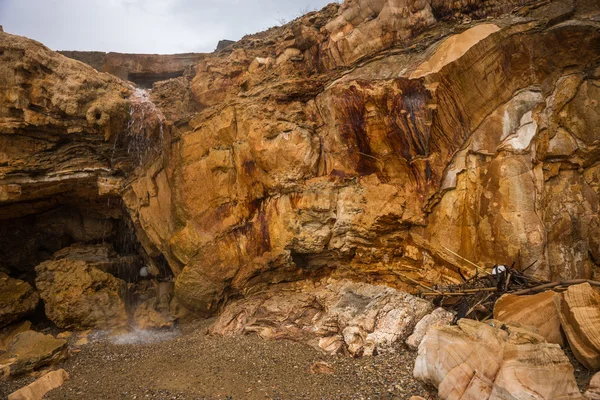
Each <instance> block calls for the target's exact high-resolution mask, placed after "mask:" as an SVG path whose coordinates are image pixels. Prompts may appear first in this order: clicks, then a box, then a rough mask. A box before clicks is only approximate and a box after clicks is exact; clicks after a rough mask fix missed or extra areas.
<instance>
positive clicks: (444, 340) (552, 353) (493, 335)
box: [414, 319, 582, 400]
mask: <svg viewBox="0 0 600 400" xmlns="http://www.w3.org/2000/svg"><path fill="white" fill-rule="evenodd" d="M496 323H497V324H499V325H502V323H501V322H496ZM496 323H495V322H493V321H492V322H490V324H486V323H482V322H477V321H473V320H465V319H462V320H460V321H459V322H458V326H452V327H450V326H444V327H434V328H432V329H431V330H429V331H428V333H427V336H426V337H425V339H424V340H423V342H422V343H421V345H420V346H419V356H418V358H417V361H416V363H415V369H414V375H415V377H416V378H418V379H421V380H423V381H425V382H428V383H431V384H433V385H434V386H435V387H437V388H438V393H439V396H440V398H441V399H467V398H469V399H481V400H487V399H509V398H510V399H532V398H536V399H582V396H581V394H580V393H579V388H578V387H577V382H576V381H575V376H574V375H573V366H572V365H571V363H570V362H569V359H568V358H567V356H566V355H565V354H564V353H563V351H562V350H561V349H560V346H558V345H556V344H550V343H547V342H546V341H545V340H544V338H543V337H541V336H539V335H537V334H534V333H532V332H530V331H527V330H524V329H521V328H516V327H511V326H504V327H503V328H502V329H500V328H497V327H495V326H492V325H495V324H496Z"/></svg>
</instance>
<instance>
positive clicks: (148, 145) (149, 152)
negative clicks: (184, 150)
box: [113, 87, 166, 167]
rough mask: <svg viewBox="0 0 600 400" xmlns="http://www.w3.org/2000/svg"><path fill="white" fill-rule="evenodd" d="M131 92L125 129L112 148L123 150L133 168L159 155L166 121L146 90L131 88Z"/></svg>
mask: <svg viewBox="0 0 600 400" xmlns="http://www.w3.org/2000/svg"><path fill="white" fill-rule="evenodd" d="M132 90H133V91H132V94H131V97H130V98H129V120H128V122H127V129H126V131H125V133H124V134H122V135H120V136H117V137H116V138H115V142H114V144H113V146H114V147H115V148H116V147H117V146H122V147H123V148H125V149H126V151H127V155H128V156H129V157H128V158H130V159H131V160H132V162H133V164H134V167H139V166H141V165H142V164H144V163H145V162H146V161H148V160H149V159H152V158H155V157H156V156H157V155H159V154H160V153H161V151H162V148H163V145H164V129H165V121H166V120H165V117H164V116H163V114H162V112H161V111H160V110H159V109H158V108H157V107H156V105H155V104H154V103H153V102H152V101H151V100H150V96H149V92H148V90H147V89H141V88H134V87H132Z"/></svg>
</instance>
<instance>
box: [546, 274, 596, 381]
mask: <svg viewBox="0 0 600 400" xmlns="http://www.w3.org/2000/svg"><path fill="white" fill-rule="evenodd" d="M555 301H556V306H557V308H558V313H559V314H558V315H559V318H560V324H561V326H562V328H563V331H564V332H565V336H566V337H567V340H568V341H569V346H570V347H571V350H572V351H573V354H574V355H575V358H577V360H579V362H580V363H582V364H583V365H585V367H586V368H588V369H590V370H592V371H597V370H599V369H600V295H599V294H598V293H596V291H594V289H592V287H591V286H590V284H589V283H583V284H581V285H575V286H571V287H569V288H568V289H567V291H566V292H564V293H561V294H560V295H557V296H556V297H555Z"/></svg>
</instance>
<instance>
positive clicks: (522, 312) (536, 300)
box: [494, 291, 564, 346]
mask: <svg viewBox="0 0 600 400" xmlns="http://www.w3.org/2000/svg"><path fill="white" fill-rule="evenodd" d="M554 296H558V294H556V293H555V292H553V291H548V292H544V293H539V294H535V295H532V296H514V295H511V294H505V295H504V296H502V297H500V298H499V299H498V300H497V301H496V304H495V305H494V319H496V320H498V321H502V322H505V323H507V324H511V325H516V326H522V327H525V328H532V330H533V331H535V332H536V333H538V334H539V335H541V336H543V337H544V338H545V339H546V341H547V342H548V343H556V344H558V345H560V346H562V345H563V344H564V343H563V338H562V334H561V332H560V319H559V318H558V311H557V310H556V305H555V304H554Z"/></svg>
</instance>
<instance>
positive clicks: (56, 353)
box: [0, 331, 67, 378]
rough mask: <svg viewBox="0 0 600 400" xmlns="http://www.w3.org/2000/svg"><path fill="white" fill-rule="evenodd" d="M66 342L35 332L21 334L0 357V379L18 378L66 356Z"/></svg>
mask: <svg viewBox="0 0 600 400" xmlns="http://www.w3.org/2000/svg"><path fill="white" fill-rule="evenodd" d="M66 349H67V341H66V340H62V339H55V338H54V337H52V336H51V335H44V334H43V333H39V332H35V331H27V332H22V333H19V334H18V335H16V336H15V337H14V338H13V339H12V341H11V342H10V343H9V344H8V348H7V349H6V352H5V353H4V354H3V355H2V356H0V377H4V378H7V377H10V376H18V375H21V374H24V373H27V372H30V371H34V370H37V369H38V368H40V367H43V366H45V365H49V364H53V363H56V362H58V361H61V360H63V359H64V358H65V357H66V356H67V352H66Z"/></svg>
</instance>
